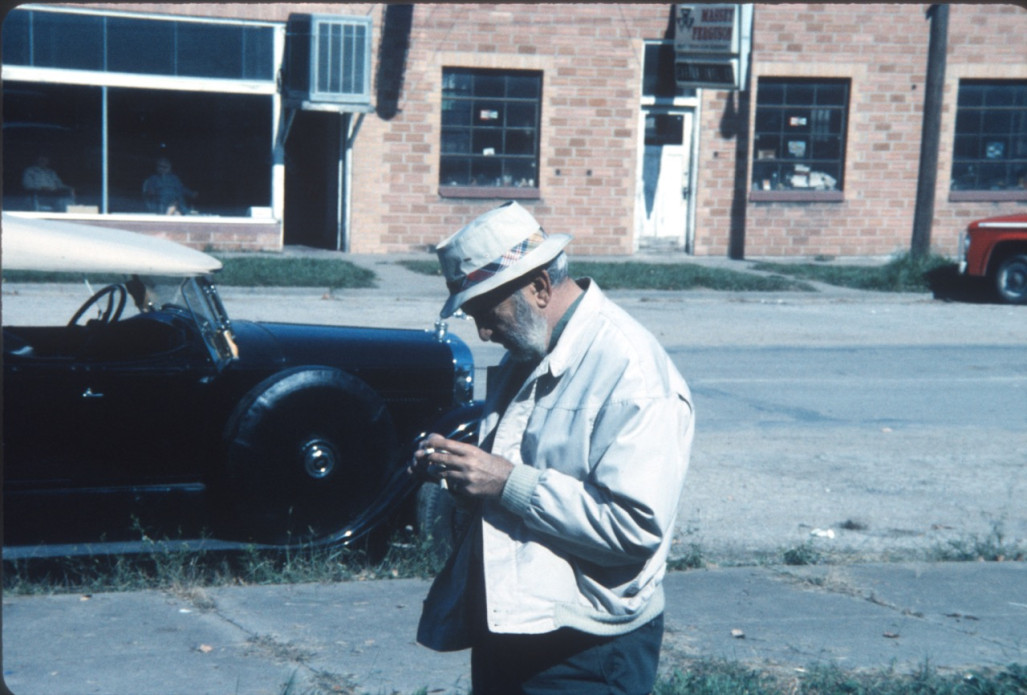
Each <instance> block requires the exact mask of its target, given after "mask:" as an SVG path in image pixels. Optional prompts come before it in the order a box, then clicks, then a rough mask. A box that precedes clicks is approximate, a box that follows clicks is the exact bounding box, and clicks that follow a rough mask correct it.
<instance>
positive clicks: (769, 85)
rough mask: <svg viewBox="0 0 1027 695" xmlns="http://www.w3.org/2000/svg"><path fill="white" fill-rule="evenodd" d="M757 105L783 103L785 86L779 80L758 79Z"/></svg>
mask: <svg viewBox="0 0 1027 695" xmlns="http://www.w3.org/2000/svg"><path fill="white" fill-rule="evenodd" d="M756 103H757V106H764V105H767V106H769V105H771V104H783V103H785V86H784V84H783V83H781V82H768V81H765V80H760V83H759V93H758V95H757V97H756Z"/></svg>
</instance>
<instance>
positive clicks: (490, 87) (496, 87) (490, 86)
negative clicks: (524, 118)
mask: <svg viewBox="0 0 1027 695" xmlns="http://www.w3.org/2000/svg"><path fill="white" fill-rule="evenodd" d="M505 91H506V85H505V81H504V79H503V76H502V75H496V74H481V73H479V74H477V75H475V76H474V93H475V95H477V96H479V97H501V96H505V94H504V93H505Z"/></svg>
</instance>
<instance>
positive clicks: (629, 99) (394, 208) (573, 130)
mask: <svg viewBox="0 0 1027 695" xmlns="http://www.w3.org/2000/svg"><path fill="white" fill-rule="evenodd" d="M669 16H670V5H600V4H595V5H576V4H575V5H572V4H567V5H501V4H500V5H493V4H478V5H464V4H459V5H457V4H439V5H427V4H417V5H416V7H415V10H414V17H413V33H412V37H411V48H410V53H409V56H408V60H407V73H406V76H405V80H404V84H403V93H402V97H401V100H400V104H399V109H400V112H399V114H397V115H396V117H395V118H393V119H392V120H391V121H388V122H386V121H383V120H381V119H378V118H373V117H372V118H367V119H365V121H364V124H363V125H362V127H361V131H360V135H359V137H358V140H357V142H356V145H355V148H354V162H355V165H354V196H353V217H352V220H353V227H352V229H353V234H352V249H353V251H358V252H379V251H381V252H388V251H408V250H410V249H418V248H421V249H423V248H427V247H429V246H430V245H432V244H435V243H437V242H438V241H441V240H442V239H443V238H445V237H446V236H448V235H449V234H451V233H452V232H453V231H455V230H456V229H457V228H458V227H459V226H461V225H463V224H464V223H466V222H467V221H469V220H470V219H471V218H472V217H474V216H475V215H477V214H479V213H481V212H484V211H485V210H488V209H490V208H492V207H495V206H496V205H498V204H500V203H501V202H503V200H502V199H501V198H498V199H493V200H468V199H463V200H454V199H446V198H440V197H439V195H438V159H439V119H440V101H441V96H440V90H441V76H442V69H443V67H484V68H505V69H527V70H541V71H543V73H544V74H543V88H542V89H543V105H542V128H541V131H542V132H541V134H540V135H541V157H540V177H539V182H540V188H541V199H540V200H537V201H531V200H529V201H521V202H522V204H524V205H525V207H527V208H528V209H529V210H531V211H532V212H533V213H534V214H535V215H536V216H537V217H538V219H539V220H540V222H542V224H543V225H544V226H545V227H546V228H547V229H548V230H550V231H553V232H569V233H571V234H573V235H574V237H575V240H574V242H573V244H572V246H571V250H572V252H574V253H577V254H611V253H613V254H626V253H630V252H631V251H632V247H633V243H634V238H633V237H634V221H633V220H634V218H633V214H634V194H635V176H636V159H637V151H638V113H639V107H638V104H639V98H640V89H641V55H642V41H643V39H644V38H660V37H662V36H663V34H664V32H665V30H666V27H667V23H668V19H669ZM377 26H380V22H379V18H378V17H376V27H377Z"/></svg>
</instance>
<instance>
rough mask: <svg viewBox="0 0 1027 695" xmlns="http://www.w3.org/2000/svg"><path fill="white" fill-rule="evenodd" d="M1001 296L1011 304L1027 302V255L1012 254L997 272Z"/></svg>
mask: <svg viewBox="0 0 1027 695" xmlns="http://www.w3.org/2000/svg"><path fill="white" fill-rule="evenodd" d="M995 289H996V290H997V291H998V294H999V297H1001V298H1002V299H1003V300H1004V301H1006V302H1009V303H1011V304H1024V303H1027V255H1019V256H1010V257H1009V258H1007V259H1005V260H1004V261H1002V264H1001V265H999V267H998V272H997V273H995Z"/></svg>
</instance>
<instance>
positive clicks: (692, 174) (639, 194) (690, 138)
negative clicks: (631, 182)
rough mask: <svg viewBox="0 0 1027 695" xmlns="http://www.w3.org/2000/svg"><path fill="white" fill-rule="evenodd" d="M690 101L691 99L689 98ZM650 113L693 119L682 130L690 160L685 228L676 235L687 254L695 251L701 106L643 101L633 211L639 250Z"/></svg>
mask: <svg viewBox="0 0 1027 695" xmlns="http://www.w3.org/2000/svg"><path fill="white" fill-rule="evenodd" d="M690 101H691V100H690ZM648 114H658V115H668V116H674V115H684V116H689V117H690V118H691V122H692V127H691V131H690V132H683V133H682V143H681V144H682V146H684V147H685V148H686V150H685V157H687V162H688V181H687V184H686V185H687V187H688V195H687V198H686V203H685V221H684V229H683V230H682V233H681V235H680V236H679V237H677V245H678V246H679V247H680V248H681V249H682V250H683V251H684V253H686V254H688V255H692V254H693V253H695V191H696V183H697V180H698V176H697V172H696V162H697V160H698V156H697V155H698V147H699V108H698V105H697V104H695V105H691V104H690V105H687V106H686V105H679V104H671V103H665V102H656V101H654V100H652V99H646V100H643V102H642V104H641V105H640V107H639V110H638V148H637V152H638V154H637V161H636V166H637V175H636V176H635V185H636V187H637V188H636V196H635V211H634V230H635V239H634V247H635V250H636V251H637V250H638V249H639V248H640V246H641V241H642V238H641V235H640V233H639V230H640V229H641V224H640V220H641V216H642V215H644V214H645V213H644V210H643V207H644V204H645V203H644V191H643V189H644V186H645V181H644V180H643V178H642V177H643V162H644V159H645V147H646V144H645V118H646V115H648Z"/></svg>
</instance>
